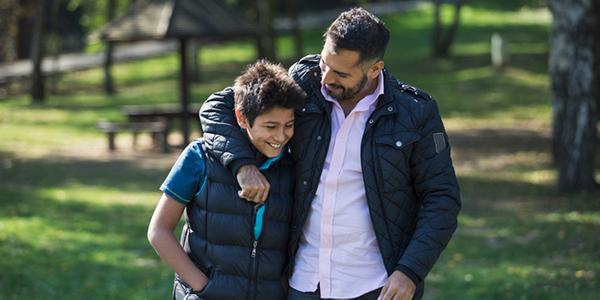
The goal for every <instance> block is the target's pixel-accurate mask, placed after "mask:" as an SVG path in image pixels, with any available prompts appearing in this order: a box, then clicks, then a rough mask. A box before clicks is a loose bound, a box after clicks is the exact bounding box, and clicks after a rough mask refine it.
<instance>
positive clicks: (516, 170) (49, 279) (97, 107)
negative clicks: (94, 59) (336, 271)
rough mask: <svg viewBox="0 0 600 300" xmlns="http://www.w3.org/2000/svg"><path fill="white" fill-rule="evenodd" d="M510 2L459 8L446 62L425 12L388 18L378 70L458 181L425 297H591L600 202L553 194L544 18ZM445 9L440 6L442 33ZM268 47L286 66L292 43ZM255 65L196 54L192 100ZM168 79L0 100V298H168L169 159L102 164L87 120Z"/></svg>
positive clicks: (75, 78)
mask: <svg viewBox="0 0 600 300" xmlns="http://www.w3.org/2000/svg"><path fill="white" fill-rule="evenodd" d="M515 1H516V0H515ZM517 2H518V1H517ZM517 2H511V3H507V2H498V3H496V5H499V6H501V9H500V10H498V11H494V10H491V9H489V8H485V7H487V6H486V5H491V4H490V2H485V3H484V2H477V3H475V2H474V3H469V4H468V5H466V6H465V7H464V10H463V15H462V19H461V25H460V27H459V30H458V33H457V36H456V44H455V47H454V48H453V56H452V57H451V58H449V59H432V58H431V57H430V52H431V49H430V48H431V47H430V45H429V42H430V36H431V21H432V17H433V14H432V9H431V6H426V7H425V8H423V9H419V10H416V11H411V12H408V13H398V14H394V15H389V16H385V17H384V18H383V19H384V20H385V22H386V23H387V25H388V26H389V27H390V29H391V33H392V36H391V41H390V45H389V49H388V51H387V53H386V68H388V70H389V71H390V73H391V74H393V75H394V76H396V77H397V78H398V79H399V80H401V81H403V82H407V83H409V84H413V85H415V86H418V87H419V88H422V89H423V90H425V91H427V92H428V93H430V94H431V95H432V96H434V97H435V98H436V100H437V103H438V105H439V108H440V111H441V114H442V116H443V117H444V123H445V126H446V128H447V129H448V133H449V136H450V142H451V144H452V147H453V148H452V151H453V159H454V162H455V168H456V171H457V174H458V180H459V182H460V185H461V193H462V203H463V210H462V212H461V215H460V216H459V227H458V230H457V232H456V234H455V237H454V238H453V239H452V241H451V242H450V243H449V245H448V247H447V250H446V251H445V252H444V253H443V254H442V256H441V257H440V260H439V262H438V263H437V264H436V265H435V267H434V269H433V270H432V272H431V273H430V275H429V276H428V277H427V282H426V285H427V292H426V295H425V299H430V300H431V299H444V300H445V299H571V298H574V297H575V298H577V299H596V298H597V295H598V293H600V288H599V287H600V282H599V280H600V278H599V276H600V271H599V270H600V252H599V251H598V249H600V240H598V239H597V238H596V236H597V233H598V232H600V213H599V211H600V204H598V201H597V197H596V196H595V195H587V194H580V195H559V194H557V192H556V187H555V182H556V179H557V178H556V172H555V170H554V167H553V166H552V162H551V153H550V151H549V150H550V143H551V140H550V136H551V115H552V108H551V104H550V93H549V78H548V75H547V69H548V66H547V61H548V58H547V53H548V34H549V30H550V23H551V18H550V13H549V12H548V10H547V9H530V8H525V9H520V10H514V9H512V10H511V9H509V8H510V7H516V6H520V4H519V3H520V2H519V3H517ZM486 3H487V4H486ZM492 4H493V3H492ZM517 4H519V5H517ZM451 14H452V9H451V7H450V6H448V5H446V6H445V8H444V10H443V17H444V20H445V22H448V20H449V19H450V16H451ZM323 30H324V29H323V28H317V29H311V30H307V31H305V32H303V37H304V41H303V42H304V52H305V53H307V54H308V53H318V52H320V50H321V47H322V37H321V34H322V32H323ZM494 33H499V34H501V35H502V36H503V37H504V38H505V40H506V41H508V45H509V51H510V54H511V56H510V64H509V66H508V67H506V68H504V69H503V70H495V69H494V68H492V67H491V66H490V55H489V51H490V45H489V44H490V37H491V35H492V34H494ZM277 49H278V52H279V56H280V59H281V60H285V63H290V62H291V61H292V56H293V55H294V54H293V43H292V38H291V37H290V36H289V35H285V36H282V37H280V38H278V40H277ZM255 57H256V50H255V46H254V43H253V41H241V42H232V43H224V44H214V45H209V46H206V47H202V48H201V50H200V64H201V65H200V69H201V74H200V75H201V80H200V81H198V82H193V83H192V85H191V98H192V99H191V101H192V103H193V105H195V106H199V105H200V103H202V101H204V99H206V97H207V96H208V95H210V94H211V93H212V92H214V91H217V90H221V89H222V88H223V87H225V86H229V85H231V84H232V80H233V78H235V76H237V75H238V74H239V72H240V71H241V70H242V68H243V67H244V66H245V65H246V64H247V63H250V62H252V61H253V60H254V59H255ZM178 72H179V61H178V57H177V54H176V53H168V54H165V55H162V56H158V57H153V58H148V59H144V60H140V61H130V62H123V63H119V64H117V65H115V66H114V73H113V74H114V77H115V82H116V86H117V90H118V93H117V94H116V95H112V96H107V95H105V94H104V93H103V92H102V80H103V73H102V70H101V69H100V68H96V69H92V70H87V71H80V72H74V73H71V74H65V75H62V76H59V77H56V78H54V79H52V80H51V81H52V82H54V83H55V84H54V83H53V84H50V86H54V87H53V88H52V90H53V92H52V93H51V94H50V96H49V97H48V99H47V101H46V103H45V104H43V105H32V104H31V100H30V99H29V97H28V96H27V95H15V96H11V97H9V98H8V99H3V100H1V101H0V132H1V134H2V139H0V156H1V157H0V182H2V185H0V194H2V195H3V196H0V257H1V259H0V269H2V270H3V272H0V299H7V300H13V299H44V298H47V299H165V298H168V297H169V295H170V292H171V283H172V278H173V273H172V271H171V270H170V269H169V268H167V267H166V266H165V264H164V263H162V262H160V259H159V258H158V256H157V255H156V254H155V253H154V251H153V249H152V248H151V247H150V246H149V245H148V242H147V240H146V230H147V226H148V221H149V219H150V216H151V214H152V210H153V208H154V206H155V205H156V203H157V201H158V198H159V196H160V191H158V187H159V185H160V183H161V182H162V180H163V179H164V178H165V176H166V175H167V173H168V170H169V168H170V166H171V165H172V164H173V163H174V161H175V160H176V159H177V155H178V151H180V150H179V149H174V150H173V152H172V153H170V154H168V155H164V154H158V153H154V152H150V151H149V150H148V151H146V150H143V151H134V150H133V149H132V148H131V134H130V133H124V134H119V135H118V136H117V145H118V146H117V147H118V151H117V152H116V153H109V152H108V151H107V150H106V147H107V145H106V136H105V135H104V134H103V133H101V132H99V131H98V130H97V129H96V127H95V124H96V122H97V121H98V120H99V119H108V120H111V121H124V120H125V116H124V115H123V114H122V113H121V111H120V109H121V106H123V105H151V104H158V103H177V101H178V97H179V94H178V88H179V86H178V76H179V74H178ZM175 137H177V136H176V134H175ZM146 138H148V137H146ZM148 139H149V138H148ZM138 150H139V149H138ZM596 174H597V180H599V181H600V171H598V172H597V173H596Z"/></svg>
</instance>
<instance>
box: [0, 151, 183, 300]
mask: <svg viewBox="0 0 600 300" xmlns="http://www.w3.org/2000/svg"><path fill="white" fill-rule="evenodd" d="M9 155H10V154H6V153H2V157H3V165H2V168H1V169H2V170H1V171H2V172H0V181H1V182H3V184H2V186H1V187H0V195H2V196H0V257H2V260H0V269H2V272H0V298H2V299H44V298H47V299H142V298H143V299H165V298H167V297H168V295H169V293H170V284H171V283H170V281H171V280H172V273H171V272H170V271H169V270H168V269H167V268H166V267H165V266H164V265H163V264H161V263H160V262H159V259H158V257H157V256H156V254H155V253H154V251H153V250H152V248H151V247H150V246H149V245H148V242H147V241H146V228H147V224H148V221H149V219H150V216H151V213H152V210H153V205H154V203H155V202H156V200H157V198H158V196H159V194H160V193H159V192H158V191H157V187H158V185H159V184H160V180H162V178H164V176H165V175H166V171H167V170H165V169H160V168H158V167H156V168H154V167H148V166H142V165H140V164H139V163H136V162H126V161H110V162H100V161H85V160H70V161H54V160H51V159H36V160H26V161H25V160H18V159H15V158H14V157H9ZM8 160H10V162H8ZM115 190H116V191H117V192H115ZM153 191H157V192H155V193H153ZM113 195H117V196H120V197H123V199H112V197H113ZM145 195H150V196H149V197H148V198H149V199H148V200H147V204H140V203H143V200H142V201H137V202H131V201H129V200H128V199H127V197H128V196H131V197H134V198H138V199H139V198H144V197H145ZM121 200H122V201H121Z"/></svg>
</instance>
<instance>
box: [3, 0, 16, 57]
mask: <svg viewBox="0 0 600 300" xmlns="http://www.w3.org/2000/svg"><path fill="white" fill-rule="evenodd" d="M0 4H2V5H0V32H2V33H3V34H0V63H2V62H11V61H14V60H16V58H17V49H16V47H15V43H16V41H17V28H18V15H19V14H18V11H19V4H18V3H17V1H16V0H4V1H3V0H0ZM15 12H17V13H15Z"/></svg>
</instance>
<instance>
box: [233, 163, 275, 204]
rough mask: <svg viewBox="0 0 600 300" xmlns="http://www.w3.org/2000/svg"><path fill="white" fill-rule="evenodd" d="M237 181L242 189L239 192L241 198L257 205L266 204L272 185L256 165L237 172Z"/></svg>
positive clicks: (244, 167)
mask: <svg viewBox="0 0 600 300" xmlns="http://www.w3.org/2000/svg"><path fill="white" fill-rule="evenodd" d="M236 177H237V181H238V183H239V184H240V187H241V188H242V190H241V191H239V192H238V195H239V196H240V197H241V198H244V199H246V200H248V201H252V202H256V203H264V202H265V201H266V200H267V196H268V195H269V189H270V188H271V185H270V184H269V182H268V181H267V179H266V178H265V176H264V175H263V174H262V173H261V172H260V171H259V170H258V168H257V167H256V166H255V165H245V166H242V167H240V168H239V170H238V172H237V175H236Z"/></svg>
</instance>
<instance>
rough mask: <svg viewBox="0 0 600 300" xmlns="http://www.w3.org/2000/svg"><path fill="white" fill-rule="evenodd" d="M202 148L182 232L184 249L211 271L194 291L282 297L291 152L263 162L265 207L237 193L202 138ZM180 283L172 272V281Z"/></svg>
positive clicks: (214, 295)
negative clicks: (197, 182) (201, 168)
mask: <svg viewBox="0 0 600 300" xmlns="http://www.w3.org/2000/svg"><path fill="white" fill-rule="evenodd" d="M203 150H204V153H205V155H204V158H205V165H206V177H205V179H204V182H203V183H202V186H201V187H200V189H201V190H200V192H199V193H197V196H196V198H195V199H194V200H193V201H192V202H191V203H189V204H188V206H187V207H186V224H185V226H184V229H183V231H182V236H181V244H182V245H183V248H184V249H185V251H186V252H187V253H188V255H189V256H190V258H191V259H192V261H193V262H194V263H195V264H196V266H197V267H198V268H199V269H200V270H202V272H204V273H205V274H206V275H207V276H208V277H209V282H208V284H207V285H206V287H205V288H204V289H203V290H202V291H201V292H200V293H199V294H198V296H199V297H201V298H202V299H207V300H213V299H284V298H285V297H286V296H285V295H286V293H287V286H286V285H287V280H286V278H285V275H284V274H283V273H284V267H285V264H286V257H287V243H288V237H289V226H290V222H291V217H292V197H293V187H294V180H293V177H292V172H293V163H292V162H291V159H290V158H289V155H288V154H287V153H284V154H283V155H282V156H281V157H280V158H278V159H271V160H267V161H266V162H265V163H263V165H262V166H261V168H260V169H261V171H262V172H263V174H264V175H265V176H266V177H267V179H268V180H269V182H270V183H271V191H270V194H269V197H268V199H267V201H266V202H265V203H266V204H265V205H264V209H259V206H258V205H255V203H252V202H249V201H246V200H244V199H241V198H239V197H238V194H237V191H238V190H239V187H238V185H237V183H236V181H235V178H234V177H233V176H232V175H231V172H230V171H229V170H228V169H226V168H224V167H223V166H222V165H221V163H220V162H219V161H218V160H216V159H215V158H214V157H213V156H212V155H211V154H210V151H207V150H206V146H205V145H204V143H203ZM257 216H258V217H257ZM261 216H262V218H261ZM261 219H262V226H260V225H261V224H260V223H261V221H260V220H261ZM255 237H258V238H255ZM179 283H180V280H179V279H178V278H176V284H175V285H176V286H177V285H178V284H179Z"/></svg>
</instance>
